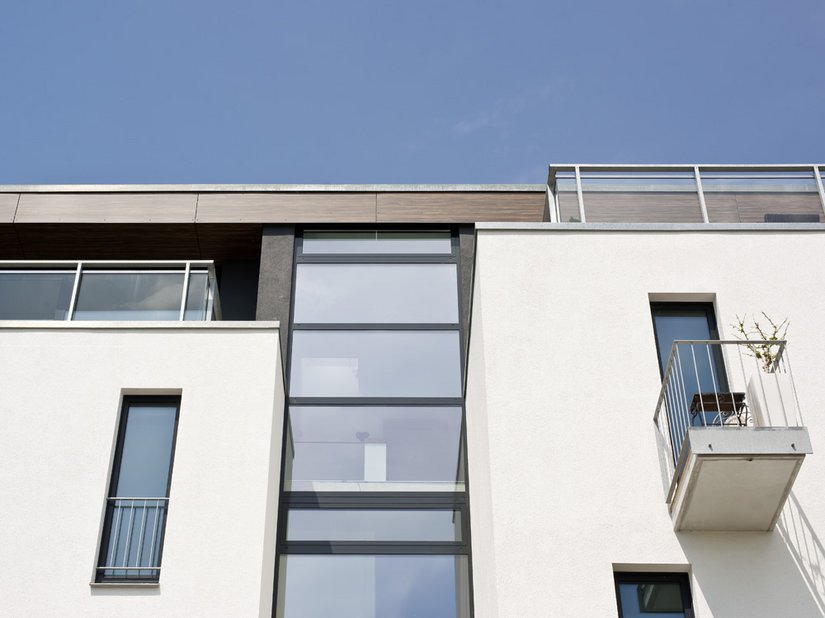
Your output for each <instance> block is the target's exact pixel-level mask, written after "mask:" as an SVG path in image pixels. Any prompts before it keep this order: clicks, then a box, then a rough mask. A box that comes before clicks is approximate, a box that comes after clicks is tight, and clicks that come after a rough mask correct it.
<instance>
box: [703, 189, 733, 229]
mask: <svg viewBox="0 0 825 618" xmlns="http://www.w3.org/2000/svg"><path fill="white" fill-rule="evenodd" d="M705 208H707V210H708V221H710V222H711V223H739V208H738V207H737V206H736V196H735V195H734V194H733V193H710V192H705Z"/></svg>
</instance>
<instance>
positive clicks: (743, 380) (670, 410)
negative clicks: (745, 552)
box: [654, 340, 812, 531]
mask: <svg viewBox="0 0 825 618" xmlns="http://www.w3.org/2000/svg"><path fill="white" fill-rule="evenodd" d="M757 355H758V357H757ZM654 421H655V423H656V427H657V430H658V437H659V442H660V447H661V448H662V450H663V457H662V460H663V462H664V465H665V467H666V472H667V477H668V478H669V479H670V487H669V490H668V492H667V499H666V500H667V503H668V505H669V507H670V511H671V515H672V517H673V522H674V528H675V529H676V530H716V531H724V530H762V531H768V530H771V529H773V527H774V525H775V524H776V520H777V518H778V517H779V513H780V512H781V510H782V507H783V506H784V504H785V500H786V498H787V496H788V493H789V492H790V490H791V487H792V486H793V482H794V480H795V478H796V475H797V473H798V471H799V468H800V466H801V465H802V461H803V459H804V458H805V455H806V454H809V453H811V452H812V449H811V444H810V439H809V437H808V431H807V429H806V428H805V426H804V423H803V420H802V411H801V408H800V405H799V398H798V395H797V391H796V386H795V385H794V382H793V375H792V373H791V366H790V358H789V353H788V348H787V343H786V342H785V341H738V340H733V341H709V340H685V341H675V342H674V343H673V348H672V350H671V353H670V357H669V358H668V362H667V365H666V367H665V371H664V379H663V381H662V387H661V390H660V392H659V400H658V403H657V406H656V413H655V415H654Z"/></svg>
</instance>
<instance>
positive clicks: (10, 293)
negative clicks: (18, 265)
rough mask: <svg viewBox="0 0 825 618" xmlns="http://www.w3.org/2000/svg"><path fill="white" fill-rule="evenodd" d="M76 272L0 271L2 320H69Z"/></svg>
mask: <svg viewBox="0 0 825 618" xmlns="http://www.w3.org/2000/svg"><path fill="white" fill-rule="evenodd" d="M74 276H75V274H74V272H65V273H36V272H22V271H21V272H4V273H0V320H65V319H66V312H67V311H68V309H69V302H70V300H71V296H72V286H73V285H74Z"/></svg>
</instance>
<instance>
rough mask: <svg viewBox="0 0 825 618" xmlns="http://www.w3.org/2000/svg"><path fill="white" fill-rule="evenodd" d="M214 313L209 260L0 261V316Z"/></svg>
mask: <svg viewBox="0 0 825 618" xmlns="http://www.w3.org/2000/svg"><path fill="white" fill-rule="evenodd" d="M220 317H221V316H220V302H219V298H218V291H217V282H216V278H215V269H214V266H213V264H212V262H211V261H207V260H200V261H189V262H184V261H175V262H123V261H108V262H105V261H84V262H27V261H6V262H0V320H74V321H80V320H105V321H110V320H117V321H133V320H159V321H167V320H169V321H210V320H219V319H220Z"/></svg>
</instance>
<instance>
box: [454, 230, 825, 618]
mask: <svg viewBox="0 0 825 618" xmlns="http://www.w3.org/2000/svg"><path fill="white" fill-rule="evenodd" d="M490 227H492V226H490ZM537 227H538V229H536V227H534V229H532V230H526V229H525V230H521V231H517V230H495V229H481V230H479V232H478V245H477V262H476V273H475V289H474V297H473V311H472V329H471V342H470V356H469V366H468V383H467V431H468V457H469V462H468V469H469V474H470V477H469V487H470V504H471V524H472V550H473V577H474V591H475V593H474V594H475V610H476V616H477V617H478V618H487V617H492V616H500V617H501V618H510V617H514V616H518V617H519V618H529V617H533V616H535V617H544V616H553V617H566V616H571V617H581V616H583V617H590V616H594V617H596V616H598V617H602V616H606V617H609V616H615V615H617V609H616V598H615V593H614V584H613V572H614V570H625V571H633V570H637V571H641V570H650V571H683V572H689V573H690V574H691V588H692V593H693V598H694V607H695V608H696V616H697V618H710V617H711V616H713V617H717V618H730V617H732V618H737V617H748V618H758V617H764V618H778V617H786V616H787V617H794V618H796V617H808V616H824V615H825V550H823V543H825V416H823V411H825V380H823V375H825V348H823V345H822V344H823V340H825V339H824V338H825V327H824V326H823V325H825V322H823V313H825V309H824V308H825V234H823V233H821V232H793V231H773V232H770V231H767V230H766V231H761V232H753V231H737V232H733V231H727V232H725V231H719V232H708V231H703V232H687V231H685V232H668V231H626V232H617V231H613V232H602V231H562V230H558V229H556V230H553V229H551V226H544V228H543V229H542V228H541V226H537ZM684 293H694V294H697V296H694V297H693V299H694V300H701V299H704V300H710V299H714V300H715V303H716V310H717V321H718V325H719V328H720V331H721V336H722V338H733V332H732V329H731V327H730V324H731V322H733V320H734V316H735V314H737V313H738V314H740V315H741V314H743V313H748V314H750V313H753V312H757V313H758V312H760V311H765V312H766V313H767V314H768V315H770V316H772V317H775V318H779V319H782V318H785V317H787V318H789V319H790V324H791V325H790V330H789V333H788V339H789V341H790V344H789V349H790V355H791V361H792V367H793V372H794V377H795V380H796V385H797V388H798V392H799V398H800V402H801V405H802V413H803V417H804V419H805V421H806V425H807V426H808V429H809V431H810V438H811V442H812V444H813V449H814V454H813V455H811V456H809V457H808V458H807V459H806V460H805V462H804V463H803V465H802V470H801V472H800V475H799V477H798V478H797V481H796V484H795V486H794V489H793V491H792V494H791V498H790V499H789V501H788V504H787V506H786V508H785V510H784V512H783V514H782V516H781V517H780V520H779V523H778V526H777V528H776V530H775V531H774V532H771V533H675V532H674V531H673V525H672V522H671V519H670V516H669V514H668V511H667V508H666V505H665V488H664V486H663V479H662V474H661V468H660V463H659V453H658V451H657V445H656V438H655V431H654V425H653V420H652V419H653V413H654V410H655V407H656V402H657V397H658V393H659V388H660V385H661V381H660V378H659V368H658V360H657V355H656V347H655V341H654V333H653V324H652V319H651V313H650V300H651V297H650V294H657V295H658V296H657V297H656V298H657V299H658V300H667V299H681V300H687V298H684V297H681V298H680V297H678V296H676V295H678V294H684Z"/></svg>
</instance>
